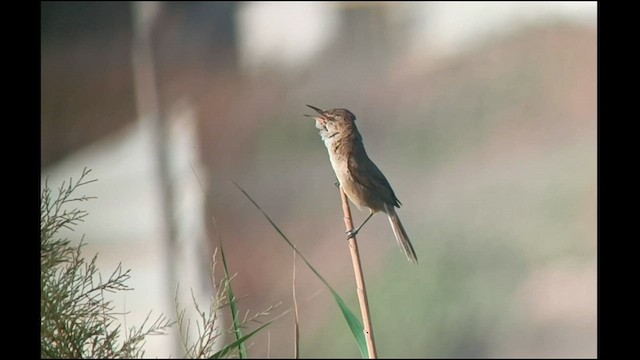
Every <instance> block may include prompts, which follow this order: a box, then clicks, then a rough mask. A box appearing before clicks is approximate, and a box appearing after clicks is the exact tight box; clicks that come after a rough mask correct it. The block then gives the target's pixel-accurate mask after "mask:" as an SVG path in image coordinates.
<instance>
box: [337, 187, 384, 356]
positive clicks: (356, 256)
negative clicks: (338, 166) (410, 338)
mask: <svg viewBox="0 0 640 360" xmlns="http://www.w3.org/2000/svg"><path fill="white" fill-rule="evenodd" d="M340 197H341V199H342V211H343V212H344V225H345V227H346V228H347V233H349V232H351V231H352V230H353V221H352V220H351V209H350V208H349V200H348V199H347V195H346V194H345V193H344V191H343V190H342V187H340ZM349 250H350V251H351V262H352V263H353V272H354V274H355V277H356V287H357V292H358V301H359V302H360V312H361V313H362V322H363V323H364V328H363V332H364V337H365V339H366V341H367V349H368V351H369V359H376V358H378V352H377V351H376V343H375V341H374V337H373V324H372V323H371V314H370V312H369V301H368V300H367V288H366V286H365V284H364V273H363V272H362V265H361V264H360V253H359V252H358V242H357V241H356V237H355V236H351V237H350V238H349Z"/></svg>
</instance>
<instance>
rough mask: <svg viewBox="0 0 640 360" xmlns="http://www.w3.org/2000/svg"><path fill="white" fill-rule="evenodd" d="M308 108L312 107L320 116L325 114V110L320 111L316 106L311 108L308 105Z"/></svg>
mask: <svg viewBox="0 0 640 360" xmlns="http://www.w3.org/2000/svg"><path fill="white" fill-rule="evenodd" d="M307 106H308V107H310V108H312V109H313V110H315V111H317V112H318V114H320V115H322V114H323V113H324V110H322V109H318V108H317V107H315V106H311V105H307Z"/></svg>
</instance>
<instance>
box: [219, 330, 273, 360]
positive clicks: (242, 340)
mask: <svg viewBox="0 0 640 360" xmlns="http://www.w3.org/2000/svg"><path fill="white" fill-rule="evenodd" d="M269 324H271V321H269V322H268V323H266V324H264V325H262V326H260V327H259V328H257V329H255V330H253V331H252V332H250V333H248V334H247V335H245V336H243V337H241V338H239V339H237V340H236V341H234V342H232V343H231V344H229V345H227V346H225V347H224V348H223V349H222V350H220V351H218V352H217V353H215V354H213V355H212V356H211V357H210V358H209V359H220V358H222V357H223V356H225V355H227V354H228V353H229V352H230V351H231V350H233V349H234V348H235V347H239V346H244V343H245V341H247V340H248V339H249V338H250V337H252V336H253V335H255V334H256V333H257V332H258V331H260V330H262V329H264V328H265V327H266V326H267V325H269Z"/></svg>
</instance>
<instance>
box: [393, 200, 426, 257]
mask: <svg viewBox="0 0 640 360" xmlns="http://www.w3.org/2000/svg"><path fill="white" fill-rule="evenodd" d="M385 206H386V210H387V211H386V213H387V216H388V217H389V222H390V223H391V228H392V229H393V234H394V235H395V236H396V240H397V241H398V245H400V247H401V248H402V250H404V253H405V255H407V259H409V261H411V262H412V263H414V264H417V263H418V256H417V255H416V251H415V250H414V249H413V245H411V241H409V237H408V236H407V232H406V231H404V227H403V226H402V223H401V222H400V218H399V217H398V214H396V210H395V208H394V207H393V205H385Z"/></svg>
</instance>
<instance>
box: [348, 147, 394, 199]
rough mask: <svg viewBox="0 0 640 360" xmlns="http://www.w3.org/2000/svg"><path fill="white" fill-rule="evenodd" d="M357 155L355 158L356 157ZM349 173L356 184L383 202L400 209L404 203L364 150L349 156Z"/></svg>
mask: <svg viewBox="0 0 640 360" xmlns="http://www.w3.org/2000/svg"><path fill="white" fill-rule="evenodd" d="M354 155H355V156H354ZM347 166H348V169H349V173H350V174H351V177H352V178H353V180H354V181H355V182H357V183H358V184H360V185H362V186H363V187H365V188H367V189H370V190H371V191H372V192H373V193H374V194H375V195H376V196H378V197H380V199H381V200H382V201H384V202H385V203H387V204H389V205H393V206H395V207H400V205H402V203H400V201H399V200H398V198H396V195H395V194H394V193H393V189H391V185H389V181H387V178H386V177H385V176H384V175H383V174H382V171H380V169H378V167H377V166H376V164H374V163H373V161H371V159H369V157H368V156H367V154H366V152H364V148H362V151H361V152H360V153H359V154H352V156H349V161H348V162H347Z"/></svg>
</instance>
